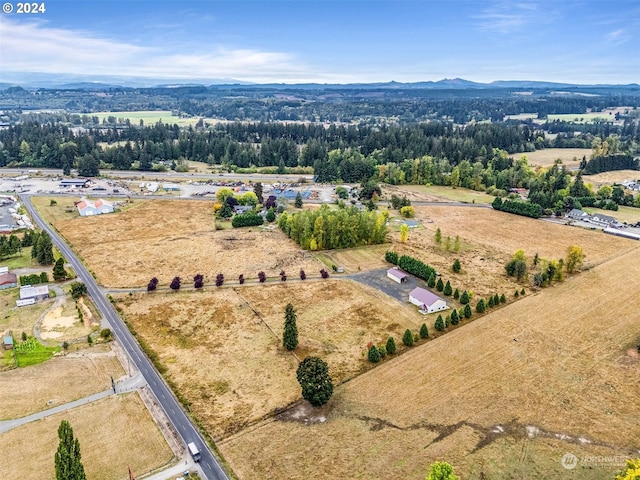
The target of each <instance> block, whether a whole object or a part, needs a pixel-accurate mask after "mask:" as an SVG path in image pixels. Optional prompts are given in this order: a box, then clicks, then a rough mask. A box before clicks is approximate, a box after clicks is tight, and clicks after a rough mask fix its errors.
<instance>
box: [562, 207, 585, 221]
mask: <svg viewBox="0 0 640 480" xmlns="http://www.w3.org/2000/svg"><path fill="white" fill-rule="evenodd" d="M567 218H570V219H571V220H582V221H585V222H587V221H589V218H590V217H589V214H588V213H587V212H585V211H584V210H580V209H578V208H573V209H571V211H570V212H569V213H567Z"/></svg>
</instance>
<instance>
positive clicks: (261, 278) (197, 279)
mask: <svg viewBox="0 0 640 480" xmlns="http://www.w3.org/2000/svg"><path fill="white" fill-rule="evenodd" d="M299 276H300V280H306V279H307V273H306V272H305V271H304V270H300V272H299ZM320 276H321V277H322V278H325V279H326V278H329V272H327V270H325V269H324V268H323V269H322V270H320ZM266 281H267V275H266V274H265V273H264V272H262V271H261V272H258V282H260V283H264V282H266ZM280 281H282V282H286V281H287V274H286V273H285V271H284V270H281V271H280ZM159 282H160V281H159V280H158V279H157V278H156V277H153V278H152V279H151V280H149V283H148V284H147V291H148V292H152V291H154V290H156V289H157V288H158V284H159ZM244 282H245V278H244V274H242V273H241V274H240V275H239V276H238V283H239V284H240V285H242V284H244ZM223 284H224V275H223V274H222V273H219V274H218V275H216V281H215V285H216V287H221V286H222V285H223ZM181 286H182V278H181V277H178V276H176V277H173V279H172V280H171V283H170V284H169V288H171V289H172V290H180V287H181ZM193 287H194V288H196V289H200V288H203V287H204V275H202V274H201V273H198V274H196V275H195V276H194V277H193Z"/></svg>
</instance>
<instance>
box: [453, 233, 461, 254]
mask: <svg viewBox="0 0 640 480" xmlns="http://www.w3.org/2000/svg"><path fill="white" fill-rule="evenodd" d="M453 251H454V252H459V251H460V235H456V239H455V241H454V242H453Z"/></svg>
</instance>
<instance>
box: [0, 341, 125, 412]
mask: <svg viewBox="0 0 640 480" xmlns="http://www.w3.org/2000/svg"><path fill="white" fill-rule="evenodd" d="M123 374H124V370H123V369H122V367H121V366H120V363H119V362H118V360H117V359H116V357H115V355H114V354H113V352H112V351H111V349H110V348H109V345H96V346H94V347H92V348H88V349H85V350H79V351H77V352H74V353H73V354H69V355H67V356H62V357H54V358H52V359H51V360H48V361H46V362H44V363H40V364H38V365H34V366H32V367H28V368H19V369H14V370H10V371H6V372H2V373H0V382H1V383H2V385H3V388H0V420H8V419H12V418H19V417H24V416H26V415H30V414H32V413H35V412H39V411H42V410H46V409H48V408H53V407H55V406H58V405H62V404H64V403H68V402H71V401H73V400H77V399H79V398H82V397H86V396H87V395H91V394H93V393H97V392H101V391H103V390H107V389H109V388H110V387H111V377H113V378H116V379H117V378H119V377H121V376H122V375H123Z"/></svg>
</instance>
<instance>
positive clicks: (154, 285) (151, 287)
mask: <svg viewBox="0 0 640 480" xmlns="http://www.w3.org/2000/svg"><path fill="white" fill-rule="evenodd" d="M156 288H158V279H157V278H156V277H153V278H152V279H151V280H149V284H148V285H147V292H153V291H154V290H155V289H156Z"/></svg>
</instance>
